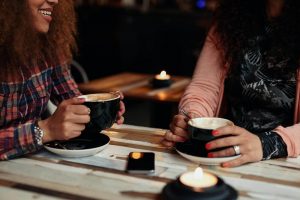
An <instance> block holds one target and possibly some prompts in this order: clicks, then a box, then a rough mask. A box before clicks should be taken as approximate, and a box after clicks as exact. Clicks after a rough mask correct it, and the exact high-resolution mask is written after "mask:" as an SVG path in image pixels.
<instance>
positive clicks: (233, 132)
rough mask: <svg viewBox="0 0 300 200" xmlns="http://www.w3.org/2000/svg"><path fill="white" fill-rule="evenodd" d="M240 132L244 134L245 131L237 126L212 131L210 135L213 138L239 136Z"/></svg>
mask: <svg viewBox="0 0 300 200" xmlns="http://www.w3.org/2000/svg"><path fill="white" fill-rule="evenodd" d="M242 132H245V129H243V128H241V127H239V126H223V127H221V128H218V129H216V130H213V131H212V134H213V136H215V137H219V136H223V135H240V134H241V133H242Z"/></svg>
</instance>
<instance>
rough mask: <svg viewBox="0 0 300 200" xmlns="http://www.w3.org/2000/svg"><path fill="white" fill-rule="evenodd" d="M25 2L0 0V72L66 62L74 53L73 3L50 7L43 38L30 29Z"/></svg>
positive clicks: (32, 28)
mask: <svg viewBox="0 0 300 200" xmlns="http://www.w3.org/2000/svg"><path fill="white" fill-rule="evenodd" d="M27 2H28V1H27V0H22V1H20V0H0V69H1V71H2V73H1V74H2V76H5V73H3V71H6V72H8V71H14V70H16V69H17V68H19V67H28V68H30V67H33V65H38V64H40V63H47V64H50V65H56V64H60V63H61V62H65V61H70V60H71V58H72V53H74V51H76V49H77V47H76V41H75V35H76V24H75V23H76V20H75V11H74V5H73V4H74V3H73V0H62V1H59V3H58V4H57V5H55V6H54V10H53V14H52V18H53V20H52V22H51V24H50V28H49V32H48V33H47V34H41V33H37V31H36V30H35V28H34V27H33V23H31V22H32V20H31V17H32V16H31V13H30V9H29V5H28V4H27Z"/></svg>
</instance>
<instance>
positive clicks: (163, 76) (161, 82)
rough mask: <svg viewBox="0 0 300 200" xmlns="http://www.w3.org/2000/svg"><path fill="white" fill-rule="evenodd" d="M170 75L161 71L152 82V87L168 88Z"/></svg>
mask: <svg viewBox="0 0 300 200" xmlns="http://www.w3.org/2000/svg"><path fill="white" fill-rule="evenodd" d="M171 82H172V81H171V75H169V74H167V72H166V71H161V72H160V74H157V75H155V77H154V78H153V80H152V86H153V87H155V88H160V87H168V86H170V84H171Z"/></svg>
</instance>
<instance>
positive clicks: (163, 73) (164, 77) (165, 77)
mask: <svg viewBox="0 0 300 200" xmlns="http://www.w3.org/2000/svg"><path fill="white" fill-rule="evenodd" d="M155 78H156V79H157V80H169V79H170V78H171V76H170V75H169V74H167V72H166V71H161V72H160V74H157V75H155Z"/></svg>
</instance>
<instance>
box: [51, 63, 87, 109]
mask: <svg viewBox="0 0 300 200" xmlns="http://www.w3.org/2000/svg"><path fill="white" fill-rule="evenodd" d="M52 81H53V90H52V92H51V96H50V100H51V101H52V102H53V103H54V104H55V105H58V104H59V103H60V102H61V101H63V100H65V99H70V98H73V97H76V96H79V95H81V93H80V91H79V90H78V86H77V84H76V83H75V81H74V79H73V77H72V75H71V71H70V67H69V66H68V65H62V66H58V67H55V68H54V70H53V73H52Z"/></svg>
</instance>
